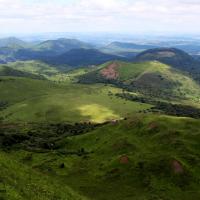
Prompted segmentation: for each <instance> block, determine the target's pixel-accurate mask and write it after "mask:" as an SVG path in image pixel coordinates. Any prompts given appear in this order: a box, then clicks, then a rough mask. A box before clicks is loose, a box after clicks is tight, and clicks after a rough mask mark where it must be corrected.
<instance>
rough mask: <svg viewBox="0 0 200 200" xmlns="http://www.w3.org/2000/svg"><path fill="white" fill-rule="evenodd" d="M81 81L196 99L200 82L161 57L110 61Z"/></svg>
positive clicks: (159, 95)
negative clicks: (161, 59) (161, 61)
mask: <svg viewBox="0 0 200 200" xmlns="http://www.w3.org/2000/svg"><path fill="white" fill-rule="evenodd" d="M79 81H80V82H81V83H95V82H101V83H112V84H114V85H116V86H119V87H122V88H125V89H128V90H130V91H139V92H140V93H142V94H144V95H150V96H153V97H162V98H164V99H166V98H168V97H170V98H182V99H185V98H186V99H187V98H190V99H193V100H194V99H196V100H197V101H198V99H199V95H200V86H199V84H197V83H196V82H195V81H194V80H193V79H192V78H190V77H189V76H187V75H185V74H184V73H182V71H179V70H177V69H175V68H173V67H171V66H169V65H166V64H163V63H160V62H158V61H149V62H139V63H128V62H119V61H114V62H108V63H106V64H104V65H102V67H100V69H98V70H96V71H93V72H89V73H88V74H85V75H82V76H81V77H80V79H79Z"/></svg>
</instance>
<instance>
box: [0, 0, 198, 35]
mask: <svg viewBox="0 0 200 200" xmlns="http://www.w3.org/2000/svg"><path fill="white" fill-rule="evenodd" d="M0 26H1V33H12V32H13V33H37V32H116V33H117V32H120V33H136V34H138V33H177V34H184V33H191V34H195V33H196V34H199V33H200V0H0Z"/></svg>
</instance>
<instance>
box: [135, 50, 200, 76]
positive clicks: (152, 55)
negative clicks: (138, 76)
mask: <svg viewBox="0 0 200 200" xmlns="http://www.w3.org/2000/svg"><path fill="white" fill-rule="evenodd" d="M154 60H157V61H159V62H162V63H164V64H167V65H170V66H172V67H174V68H177V69H179V70H183V71H186V72H188V73H191V74H193V75H195V74H196V73H200V62H198V61H197V60H195V59H194V58H193V57H192V56H190V55H189V54H187V53H186V52H184V51H182V50H179V49H176V48H156V49H150V50H147V51H144V52H142V53H140V54H138V55H137V56H136V58H135V61H137V62H143V61H154Z"/></svg>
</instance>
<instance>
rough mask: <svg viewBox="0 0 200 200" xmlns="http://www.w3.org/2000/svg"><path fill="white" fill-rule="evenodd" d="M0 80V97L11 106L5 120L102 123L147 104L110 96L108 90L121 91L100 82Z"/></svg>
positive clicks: (144, 107) (5, 112)
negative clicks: (92, 83) (87, 83)
mask: <svg viewBox="0 0 200 200" xmlns="http://www.w3.org/2000/svg"><path fill="white" fill-rule="evenodd" d="M3 80H4V81H1V82H0V90H1V96H0V98H1V100H2V101H8V103H9V104H10V106H9V107H8V108H7V109H5V110H3V111H1V113H0V116H1V117H4V119H5V120H6V121H15V122H18V121H34V122H42V121H43V122H44V121H47V122H48V121H49V122H60V121H68V122H77V121H87V120H91V121H93V122H103V121H105V120H110V119H119V118H121V117H124V116H126V115H127V114H128V113H132V112H137V111H139V110H143V109H147V108H149V107H150V106H149V105H146V104H140V103H134V102H127V101H125V100H122V99H120V98H116V97H115V96H109V95H108V93H109V92H112V93H116V92H121V90H120V89H117V88H113V87H110V86H104V85H101V84H96V85H80V84H71V83H70V84H56V83H52V82H50V81H42V80H31V79H25V78H15V79H9V78H5V79H3Z"/></svg>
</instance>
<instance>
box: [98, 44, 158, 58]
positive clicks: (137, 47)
mask: <svg viewBox="0 0 200 200" xmlns="http://www.w3.org/2000/svg"><path fill="white" fill-rule="evenodd" d="M152 48H156V46H153V45H143V44H134V43H127V42H112V43H110V44H108V45H107V46H105V47H103V48H101V49H100V50H101V51H102V52H105V53H111V54H115V55H120V56H124V57H126V58H131V57H133V56H135V55H137V54H138V53H140V52H142V51H145V50H147V49H152Z"/></svg>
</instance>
